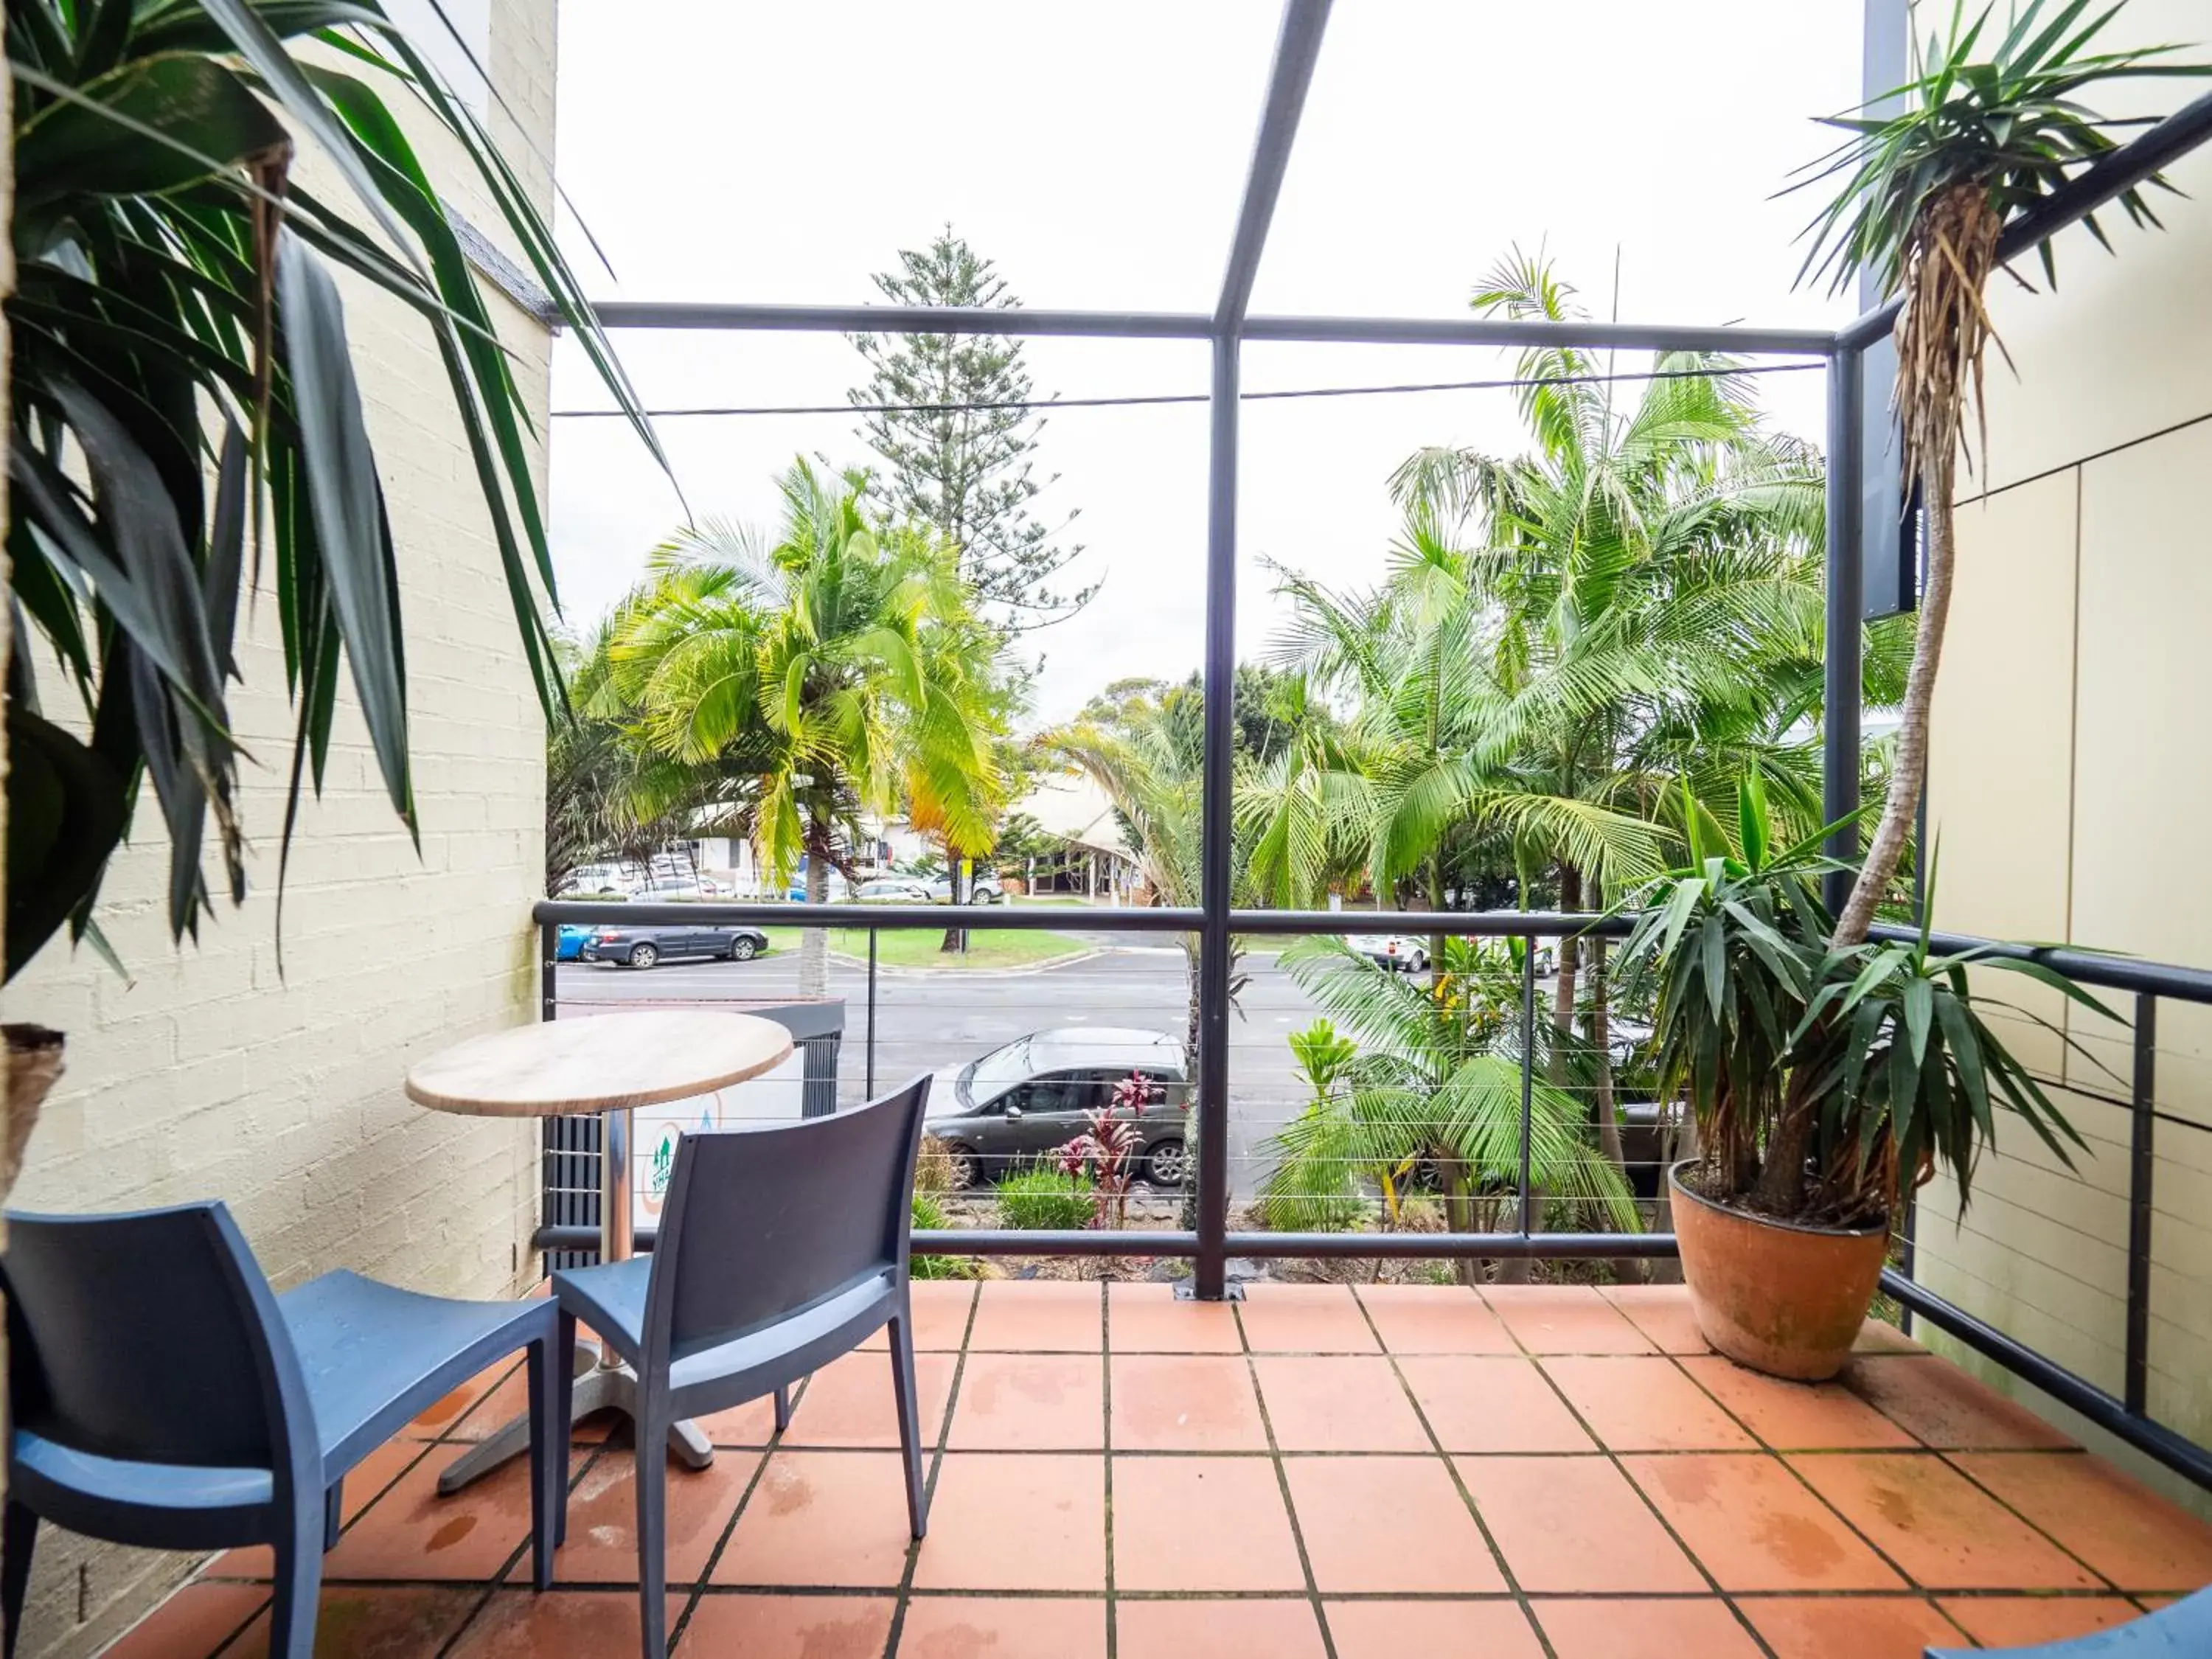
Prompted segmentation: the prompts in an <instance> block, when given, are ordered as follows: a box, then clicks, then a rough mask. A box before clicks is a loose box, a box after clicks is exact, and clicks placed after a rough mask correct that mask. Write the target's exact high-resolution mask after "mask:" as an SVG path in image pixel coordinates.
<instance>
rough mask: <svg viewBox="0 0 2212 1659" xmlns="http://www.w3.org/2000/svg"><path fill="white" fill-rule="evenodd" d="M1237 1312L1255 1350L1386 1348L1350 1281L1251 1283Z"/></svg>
mask: <svg viewBox="0 0 2212 1659" xmlns="http://www.w3.org/2000/svg"><path fill="white" fill-rule="evenodd" d="M1237 1317H1238V1318H1239V1319H1241V1320H1242V1321H1243V1324H1244V1340H1245V1342H1246V1343H1247V1344H1248V1345H1249V1346H1250V1347H1251V1349H1252V1351H1253V1352H1255V1353H1380V1352H1382V1345H1381V1344H1379V1343H1377V1342H1376V1340H1375V1333H1374V1332H1372V1331H1370V1329H1368V1328H1367V1318H1366V1316H1365V1315H1364V1314H1362V1313H1361V1312H1360V1310H1359V1304H1358V1303H1357V1302H1355V1301H1353V1300H1352V1287H1351V1286H1350V1285H1246V1286H1245V1287H1244V1300H1243V1302H1241V1303H1239V1304H1237Z"/></svg>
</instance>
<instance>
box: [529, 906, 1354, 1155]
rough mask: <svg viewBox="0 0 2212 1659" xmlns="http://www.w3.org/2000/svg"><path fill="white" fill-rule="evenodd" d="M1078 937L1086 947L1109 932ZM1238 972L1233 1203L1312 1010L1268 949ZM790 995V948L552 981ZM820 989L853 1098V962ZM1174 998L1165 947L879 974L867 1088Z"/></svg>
mask: <svg viewBox="0 0 2212 1659" xmlns="http://www.w3.org/2000/svg"><path fill="white" fill-rule="evenodd" d="M1111 937H1112V936H1110V935H1107V934H1103V933H1098V934H1089V933H1086V934H1085V939H1086V942H1093V943H1097V942H1103V941H1105V940H1108V939H1110V938H1111ZM1243 967H1244V970H1245V972H1246V973H1247V974H1248V975H1249V981H1250V982H1249V984H1248V985H1247V986H1246V987H1245V989H1244V994H1243V996H1242V997H1241V998H1240V999H1239V1006H1241V1007H1242V1009H1243V1018H1242V1019H1239V1020H1232V1021H1231V1027H1230V1097H1229V1098H1230V1121H1229V1145H1230V1158H1231V1165H1230V1167H1231V1179H1232V1183H1233V1185H1234V1187H1235V1189H1236V1192H1237V1195H1238V1196H1239V1197H1240V1198H1242V1197H1245V1196H1249V1194H1250V1192H1251V1190H1252V1188H1253V1186H1254V1184H1255V1182H1256V1181H1257V1179H1258V1176H1259V1174H1260V1173H1261V1171H1262V1170H1264V1167H1265V1160H1264V1159H1263V1158H1261V1157H1260V1155H1259V1148H1260V1146H1261V1144H1262V1143H1263V1142H1264V1141H1265V1140H1266V1139H1267V1135H1268V1133H1270V1132H1271V1131H1272V1129H1273V1127H1274V1126H1275V1125H1277V1124H1279V1123H1280V1122H1282V1121H1284V1120H1285V1118H1287V1117H1289V1116H1291V1115H1293V1114H1295V1113H1296V1112H1297V1109H1298V1107H1299V1105H1300V1104H1301V1100H1300V1096H1299V1086H1300V1085H1299V1083H1298V1079H1297V1070H1296V1067H1295V1066H1293V1065H1292V1063H1291V1052H1290V1046H1289V1044H1288V1043H1287V1042H1285V1037H1286V1036H1287V1035H1288V1033H1290V1032H1291V1031H1292V1030H1296V1029H1297V1028H1298V1027H1300V1026H1303V1025H1305V1024H1309V1023H1310V1022H1311V1020H1312V1019H1313V1018H1314V1017H1315V1014H1316V1009H1315V1008H1314V1006H1313V1005H1312V1003H1311V1002H1310V1001H1309V1000H1307V998H1306V996H1305V994H1304V993H1303V992H1302V991H1300V990H1299V989H1298V987H1297V985H1296V984H1295V983H1293V982H1292V981H1291V979H1290V977H1289V976H1288V975H1285V974H1284V973H1282V972H1281V971H1279V969H1277V968H1276V966H1275V958H1274V956H1273V953H1271V952H1270V953H1255V954H1252V955H1248V956H1247V957H1245V958H1244V960H1243ZM798 990H799V960H798V955H797V952H796V951H775V952H774V953H772V954H770V955H769V956H766V957H761V958H760V959H759V960H757V961H754V962H746V963H730V962H687V963H667V964H665V965H663V966H661V967H659V968H654V969H650V970H648V971H646V972H642V973H640V972H636V971H634V970H632V969H626V968H617V967H611V966H602V965H600V964H597V963H588V964H587V963H563V964H562V967H561V969H560V976H559V980H558V994H559V996H560V998H561V1000H562V1002H563V1003H564V1004H568V1005H575V1006H586V1005H590V1004H601V1005H604V1004H607V1003H621V1002H632V1001H639V1000H649V1001H678V1002H706V1001H720V1000H745V1001H756V1002H757V1001H763V1000H768V1001H774V1000H779V999H785V998H793V997H796V995H797V994H798ZM829 994H831V995H832V996H841V997H843V998H844V999H845V1000H846V1007H847V1013H846V1024H845V1045H844V1051H843V1054H842V1063H841V1065H840V1067H839V1072H840V1078H841V1084H842V1091H843V1093H844V1095H845V1096H846V1097H847V1098H848V1099H853V1100H857V1099H859V1098H860V1097H861V1095H862V1092H863V1090H864V1088H865V1085H866V1066H867V1034H868V1017H867V1006H868V976H867V972H866V969H864V968H859V967H854V966H849V965H847V964H845V963H840V962H837V961H836V960H835V959H833V960H832V962H831V963H830V968H829ZM1186 997H1187V992H1186V989H1185V978H1184V971H1183V955H1182V950H1181V948H1180V947H1178V946H1176V945H1165V944H1156V945H1107V946H1106V947H1105V948H1103V949H1102V950H1101V951H1100V952H1099V954H1097V956H1094V957H1088V958H1086V959H1085V960H1083V961H1080V962H1073V963H1066V964H1065V965H1063V966H1060V967H1058V968H1047V969H1039V970H1034V971H1027V972H1010V973H984V972H969V971H964V970H961V969H942V970H934V971H931V970H908V971H902V972H896V973H893V972H884V973H881V974H879V975H878V976H877V985H876V1010H875V1050H876V1067H875V1078H876V1083H877V1085H878V1087H879V1088H881V1087H885V1086H888V1085H890V1084H893V1083H896V1082H898V1081H900V1080H902V1079H906V1078H908V1077H911V1076H913V1075H914V1074H915V1073H917V1072H932V1071H937V1070H939V1069H942V1068H944V1067H946V1066H962V1065H964V1064H966V1063H967V1062H968V1061H969V1060H973V1059H974V1058H975V1056H976V1055H978V1054H982V1053H983V1052H985V1051H986V1050H987V1049H990V1048H995V1047H997V1046H998V1045H999V1044H1000V1043H1002V1042H1008V1041H1010V1040H1011V1039H1012V1038H1014V1037H1018V1036H1022V1035H1024V1033H1026V1032H1029V1031H1034V1030H1040V1029H1042V1028H1043V1027H1046V1026H1053V1025H1094V1026H1096V1025H1133V1026H1140V1027H1144V1028H1146V1029H1149V1030H1164V1031H1177V1030H1181V1029H1182V1022H1183V1018H1184V1012H1183V1011H1184V1007H1185V1004H1186Z"/></svg>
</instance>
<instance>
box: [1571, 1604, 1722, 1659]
mask: <svg viewBox="0 0 2212 1659" xmlns="http://www.w3.org/2000/svg"><path fill="white" fill-rule="evenodd" d="M1533 1605H1534V1611H1535V1614H1536V1622H1537V1623H1538V1624H1540V1625H1541V1626H1543V1627H1544V1634H1545V1635H1546V1636H1547V1637H1548V1638H1551V1643H1552V1651H1553V1654H1554V1655H1556V1656H1557V1659H1692V1656H1693V1655H1694V1656H1695V1659H1759V1644H1758V1643H1756V1642H1754V1641H1753V1640H1752V1638H1751V1634H1750V1632H1747V1631H1746V1630H1745V1629H1744V1627H1743V1625H1742V1623H1741V1621H1740V1620H1738V1619H1737V1618H1736V1616H1735V1613H1732V1612H1731V1611H1729V1604H1728V1603H1727V1602H1725V1601H1721V1600H1719V1599H1718V1598H1717V1597H1713V1596H1700V1597H1699V1598H1697V1599H1696V1600H1691V1599H1689V1598H1687V1597H1683V1598H1679V1599H1675V1598H1669V1599H1668V1600H1666V1601H1636V1600H1632V1599H1627V1598H1621V1599H1613V1598H1607V1599H1603V1600H1598V1599H1593V1600H1590V1601H1537V1602H1535V1603H1534V1604H1533Z"/></svg>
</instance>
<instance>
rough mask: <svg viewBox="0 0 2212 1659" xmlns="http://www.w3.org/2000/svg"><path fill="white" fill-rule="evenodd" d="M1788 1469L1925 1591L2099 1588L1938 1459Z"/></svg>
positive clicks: (1832, 1460)
mask: <svg viewBox="0 0 2212 1659" xmlns="http://www.w3.org/2000/svg"><path fill="white" fill-rule="evenodd" d="M1915 1363H1917V1362H1915ZM1790 1466H1791V1467H1792V1468H1796V1470H1797V1472H1798V1473H1799V1474H1802V1475H1803V1476H1804V1477H1805V1479H1806V1480H1808V1481H1809V1482H1810V1483H1811V1484H1812V1486H1813V1487H1814V1490H1816V1491H1817V1492H1820V1495H1821V1496H1822V1497H1823V1498H1826V1499H1827V1500H1828V1501H1829V1502H1830V1503H1831V1504H1834V1505H1835V1506H1836V1508H1837V1510H1838V1511H1839V1512H1840V1513H1841V1514H1842V1515H1843V1516H1844V1519H1846V1520H1848V1521H1849V1522H1850V1523H1851V1524H1852V1525H1853V1526H1855V1527H1857V1528H1858V1529H1859V1530H1860V1531H1861V1532H1862V1533H1864V1534H1866V1536H1867V1538H1868V1539H1869V1541H1871V1542H1872V1543H1873V1544H1874V1546H1875V1547H1876V1548H1877V1549H1879V1550H1881V1553H1883V1554H1885V1555H1887V1557H1888V1558H1889V1559H1891V1560H1893V1561H1894V1562H1896V1563H1897V1565H1899V1566H1900V1567H1902V1568H1903V1569H1904V1570H1905V1571H1906V1572H1907V1573H1909V1574H1911V1577H1912V1578H1913V1581H1914V1582H1915V1583H1918V1584H1921V1585H1923V1586H1925V1587H1926V1588H1928V1589H2093V1588H2100V1586H2099V1585H2098V1584H2097V1581H2096V1579H2095V1578H2094V1577H2093V1576H2092V1575H2091V1574H2090V1573H2089V1572H2088V1571H2087V1570H2086V1569H2084V1568H2083V1567H2082V1566H2081V1565H2080V1564H2079V1563H2077V1562H2075V1561H2074V1560H2072V1559H2070V1558H2069V1557H2068V1556H2067V1555H2066V1554H2065V1553H2063V1551H2061V1550H2060V1549H2059V1548H2058V1547H2057V1545H2056V1544H2053V1543H2052V1542H2051V1541H2050V1540H2048V1539H2047V1538H2045V1537H2044V1536H2043V1535H2042V1534H2039V1533H2038V1532H2036V1531H2035V1530H2033V1528H2030V1527H2029V1526H2028V1525H2027V1522H2023V1521H2021V1519H2020V1518H2019V1517H2018V1516H2014V1515H2012V1514H2009V1513H2008V1512H2007V1511H2006V1510H2004V1509H2003V1508H2002V1506H2001V1505H2000V1504H1998V1503H1997V1501H1996V1499H1995V1498H1991V1497H1990V1495H1989V1494H1988V1493H1987V1492H1982V1491H1980V1490H1979V1489H1978V1488H1977V1487H1976V1486H1974V1485H1973V1483H1972V1482H1971V1481H1969V1480H1967V1479H1966V1476H1965V1475H1963V1474H1960V1473H1959V1471H1958V1470H1956V1469H1954V1468H1952V1467H1951V1466H1950V1465H1949V1464H1948V1463H1946V1462H1943V1460H1942V1458H1940V1457H1930V1456H1929V1455H1926V1454H1924V1453H1922V1454H1917V1455H1916V1454H1913V1453H1909V1452H1869V1453H1863V1454H1862V1453H1838V1454H1837V1455H1833V1456H1826V1457H1822V1456H1801V1457H1793V1458H1791V1459H1790Z"/></svg>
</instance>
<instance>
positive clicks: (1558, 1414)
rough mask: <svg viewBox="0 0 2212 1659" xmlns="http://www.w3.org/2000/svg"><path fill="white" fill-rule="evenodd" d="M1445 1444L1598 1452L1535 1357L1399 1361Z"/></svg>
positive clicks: (1468, 1448)
mask: <svg viewBox="0 0 2212 1659" xmlns="http://www.w3.org/2000/svg"><path fill="white" fill-rule="evenodd" d="M1398 1369H1399V1370H1401V1371H1402V1372H1403V1373H1405V1377H1406V1384H1407V1387H1408V1388H1410V1389H1413V1398H1414V1399H1415V1400H1417V1401H1419V1402H1420V1406H1421V1412H1422V1414H1423V1415H1424V1416H1425V1417H1426V1418H1427V1419H1429V1426H1430V1427H1431V1429H1433V1430H1435V1431H1436V1435H1437V1440H1438V1441H1439V1442H1441V1443H1443V1449H1445V1450H1446V1451H1455V1452H1577V1451H1595V1450H1596V1449H1597V1443H1596V1442H1595V1441H1594V1440H1592V1439H1591V1438H1590V1437H1589V1435H1588V1434H1587V1433H1585V1432H1584V1431H1583V1426H1582V1425H1581V1424H1579V1423H1577V1422H1576V1421H1575V1416H1574V1413H1572V1412H1571V1411H1569V1410H1568V1409H1567V1407H1566V1402H1565V1401H1563V1400H1561V1399H1560V1398H1559V1390H1558V1389H1554V1388H1553V1386H1552V1385H1551V1383H1549V1382H1547V1380H1546V1379H1545V1376H1544V1374H1543V1373H1542V1372H1541V1371H1540V1370H1537V1369H1536V1362H1535V1361H1534V1360H1533V1359H1523V1358H1517V1357H1516V1358H1502V1357H1498V1358H1489V1357H1484V1356H1480V1355H1471V1356H1468V1357H1467V1358H1458V1357H1455V1356H1444V1355H1433V1356H1428V1357H1422V1356H1419V1355H1416V1356H1414V1357H1413V1358H1407V1359H1401V1360H1400V1361H1399V1362H1398Z"/></svg>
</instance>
